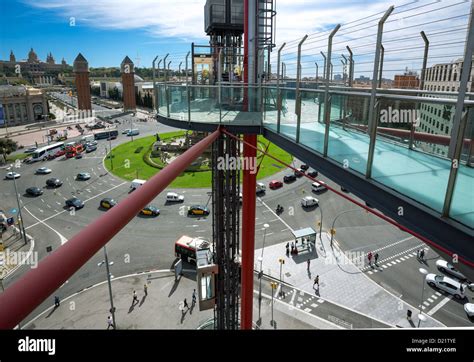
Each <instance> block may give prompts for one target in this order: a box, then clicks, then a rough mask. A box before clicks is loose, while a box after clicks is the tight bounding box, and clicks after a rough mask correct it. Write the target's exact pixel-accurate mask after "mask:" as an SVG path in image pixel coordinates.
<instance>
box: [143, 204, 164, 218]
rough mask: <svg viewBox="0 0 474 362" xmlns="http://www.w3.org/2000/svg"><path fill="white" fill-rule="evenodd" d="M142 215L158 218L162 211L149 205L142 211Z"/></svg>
mask: <svg viewBox="0 0 474 362" xmlns="http://www.w3.org/2000/svg"><path fill="white" fill-rule="evenodd" d="M140 214H142V215H146V216H158V215H159V214H160V210H159V209H158V208H157V207H156V206H153V205H148V206H147V207H145V208H143V209H142V210H141V211H140Z"/></svg>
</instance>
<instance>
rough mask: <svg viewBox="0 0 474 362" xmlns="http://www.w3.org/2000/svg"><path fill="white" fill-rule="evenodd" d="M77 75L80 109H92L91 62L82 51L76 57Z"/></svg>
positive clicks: (74, 67) (74, 66)
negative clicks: (88, 61)
mask: <svg viewBox="0 0 474 362" xmlns="http://www.w3.org/2000/svg"><path fill="white" fill-rule="evenodd" d="M73 70H74V74H75V75H76V90H77V104H78V108H79V110H80V111H83V110H92V105H91V88H90V82H89V63H87V60H86V58H84V57H83V55H82V54H81V53H79V55H78V56H77V57H76V59H75V60H74V64H73Z"/></svg>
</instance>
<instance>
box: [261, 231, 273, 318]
mask: <svg viewBox="0 0 474 362" xmlns="http://www.w3.org/2000/svg"><path fill="white" fill-rule="evenodd" d="M269 227H270V225H268V224H264V225H263V228H264V233H263V247H262V254H261V255H260V256H259V257H258V261H259V262H260V272H259V273H258V279H259V287H258V320H259V322H260V310H261V307H262V276H263V270H262V262H263V250H264V249H265V236H266V235H267V229H268V228H269Z"/></svg>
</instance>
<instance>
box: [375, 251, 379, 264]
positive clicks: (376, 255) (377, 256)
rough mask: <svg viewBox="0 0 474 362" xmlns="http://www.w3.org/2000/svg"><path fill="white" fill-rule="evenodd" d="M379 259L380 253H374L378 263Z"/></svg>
mask: <svg viewBox="0 0 474 362" xmlns="http://www.w3.org/2000/svg"><path fill="white" fill-rule="evenodd" d="M378 260H379V253H375V255H374V261H375V264H377V261H378Z"/></svg>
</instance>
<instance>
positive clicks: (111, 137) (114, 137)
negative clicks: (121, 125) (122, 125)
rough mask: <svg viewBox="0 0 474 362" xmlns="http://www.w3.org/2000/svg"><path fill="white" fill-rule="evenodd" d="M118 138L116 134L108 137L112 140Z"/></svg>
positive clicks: (108, 139)
mask: <svg viewBox="0 0 474 362" xmlns="http://www.w3.org/2000/svg"><path fill="white" fill-rule="evenodd" d="M116 139H117V136H116V135H112V136H110V137H109V138H107V141H112V140H116Z"/></svg>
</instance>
